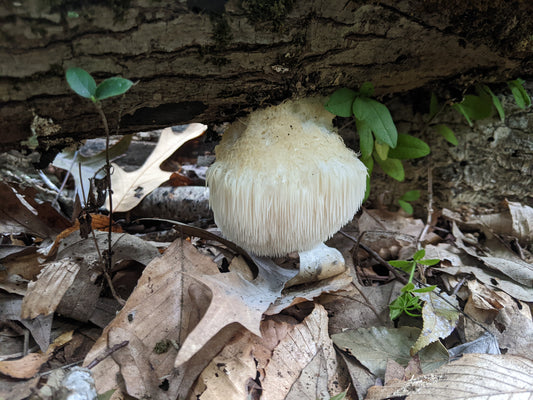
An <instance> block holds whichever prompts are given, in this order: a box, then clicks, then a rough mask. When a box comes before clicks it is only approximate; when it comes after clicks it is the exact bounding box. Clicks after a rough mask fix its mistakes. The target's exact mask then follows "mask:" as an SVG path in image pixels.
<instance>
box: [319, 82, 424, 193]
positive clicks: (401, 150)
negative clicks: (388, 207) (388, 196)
mask: <svg viewBox="0 0 533 400" xmlns="http://www.w3.org/2000/svg"><path fill="white" fill-rule="evenodd" d="M373 94H374V86H373V85H372V83H370V82H365V83H363V85H361V88H360V89H359V91H355V90H352V89H348V88H342V89H339V90H337V91H335V92H334V93H333V94H332V95H331V97H330V98H329V100H328V102H327V103H326V104H325V108H326V110H328V111H329V112H331V113H332V114H335V115H337V116H339V117H352V116H353V117H354V118H355V124H356V128H357V133H358V135H359V148H360V151H361V161H362V162H363V163H364V164H365V165H366V167H367V168H368V172H369V178H368V180H367V191H366V195H365V199H366V198H367V197H368V195H369V193H370V180H369V179H370V175H371V173H372V171H373V169H374V162H375V163H377V164H378V165H379V166H380V167H381V169H382V170H383V171H384V172H385V173H386V174H387V175H389V176H390V177H392V178H394V179H396V180H398V181H400V182H401V181H403V180H404V179H405V171H404V168H403V164H402V161H403V160H409V159H414V158H419V157H424V156H426V155H428V154H429V153H430V149H429V146H428V145H427V144H426V143H425V142H424V141H422V140H420V139H418V138H416V137H414V136H411V135H407V134H403V133H398V131H397V129H396V125H395V124H394V122H393V120H392V116H391V114H390V111H389V109H388V108H387V106H385V105H384V104H382V103H380V102H378V101H377V100H374V99H372V98H371V97H372V95H373Z"/></svg>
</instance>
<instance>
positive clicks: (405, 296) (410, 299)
mask: <svg viewBox="0 0 533 400" xmlns="http://www.w3.org/2000/svg"><path fill="white" fill-rule="evenodd" d="M425 255H426V251H425V250H424V249H422V250H418V251H417V252H416V253H415V254H414V255H413V260H412V261H404V260H394V261H389V264H390V265H392V266H393V267H395V268H398V269H401V270H402V271H404V272H406V273H408V274H409V281H408V282H407V284H406V285H405V286H404V287H403V288H402V294H400V296H398V298H396V300H394V301H393V302H392V303H390V304H389V316H390V319H391V320H395V319H396V318H398V317H400V315H402V314H403V313H405V314H407V315H410V316H411V317H419V316H420V314H419V312H420V311H421V310H422V304H421V302H420V299H419V298H418V297H417V295H416V293H425V292H431V291H432V290H434V289H435V288H436V287H437V286H435V285H433V286H428V287H423V288H418V289H417V288H416V287H415V284H414V283H413V278H414V275H415V270H416V265H417V264H422V265H428V266H431V265H435V264H437V263H439V262H440V260H439V259H429V260H424V259H423V258H424V256H425Z"/></svg>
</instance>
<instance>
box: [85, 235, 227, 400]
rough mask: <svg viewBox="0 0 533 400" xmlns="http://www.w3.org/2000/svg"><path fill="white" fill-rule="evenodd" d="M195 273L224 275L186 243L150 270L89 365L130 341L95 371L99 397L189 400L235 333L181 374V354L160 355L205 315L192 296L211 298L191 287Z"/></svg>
mask: <svg viewBox="0 0 533 400" xmlns="http://www.w3.org/2000/svg"><path fill="white" fill-rule="evenodd" d="M193 272H196V273H204V274H207V273H218V268H217V266H216V264H214V263H213V261H212V260H211V259H210V258H209V257H207V256H204V255H201V254H200V253H198V251H197V250H196V249H195V248H194V247H193V246H192V245H191V244H190V243H189V242H187V241H183V242H182V241H181V240H177V241H175V242H174V243H173V244H172V245H171V246H170V247H169V248H168V249H167V251H166V252H165V253H164V254H163V256H162V257H161V258H156V259H154V260H153V261H152V262H151V263H150V264H149V265H148V266H147V267H146V268H145V270H144V272H143V274H142V276H141V278H140V279H139V282H138V284H137V287H136V288H135V290H134V291H133V293H132V294H131V296H130V297H129V298H128V301H127V302H126V304H125V306H124V308H123V309H122V310H121V311H120V312H119V313H118V315H117V316H116V317H115V319H114V320H113V321H112V322H111V323H110V324H109V326H108V327H107V328H106V329H105V330H104V332H103V333H102V336H101V337H100V338H99V339H98V341H97V342H96V344H95V345H94V346H93V348H92V349H91V351H90V352H89V354H88V355H87V357H86V359H85V365H87V364H89V363H90V362H91V361H93V360H94V359H96V358H97V357H99V356H101V355H102V354H103V353H104V352H105V351H106V349H109V348H111V347H112V346H113V345H114V344H116V343H117V342H121V341H124V340H128V341H129V344H128V345H127V346H125V347H123V348H121V349H120V350H118V351H117V352H116V353H114V354H113V355H112V356H111V357H107V358H104V359H103V361H101V362H100V363H99V364H97V365H96V366H95V367H94V368H93V369H92V371H93V373H94V377H95V382H96V387H97V390H98V392H99V393H103V392H106V391H108V390H110V389H114V388H119V387H123V388H124V387H125V389H124V390H125V391H126V392H127V393H128V394H129V395H132V396H136V397H152V398H157V399H172V400H174V399H176V398H177V397H181V398H184V397H186V396H187V393H188V392H189V389H190V388H191V386H192V384H193V383H194V380H195V379H196V377H197V376H198V375H199V374H200V372H201V371H202V370H203V369H204V367H205V366H206V365H207V364H208V363H209V361H210V360H211V359H212V358H213V357H214V356H215V355H216V353H218V351H220V349H221V348H222V347H223V345H224V344H225V343H226V341H227V340H229V338H230V337H231V335H232V334H234V333H235V331H232V330H231V329H228V330H225V331H224V332H222V333H221V335H220V336H221V337H220V338H219V339H220V342H210V343H209V345H210V346H209V348H207V349H205V351H203V352H200V353H199V354H197V355H196V356H195V357H193V359H192V360H191V361H190V362H189V363H186V364H184V365H183V366H182V367H180V368H178V369H174V359H175V357H176V353H177V350H176V349H175V348H174V347H173V346H172V345H170V346H169V347H168V348H167V350H166V352H162V353H160V352H157V353H156V352H154V348H155V347H156V345H157V344H158V343H170V342H167V341H170V340H172V341H175V342H177V344H178V345H180V344H181V342H183V340H184V339H185V337H186V335H187V334H188V333H189V332H190V330H191V329H192V327H193V326H194V325H196V324H197V322H198V320H199V318H200V317H201V313H202V312H203V310H201V309H200V310H199V309H198V308H197V306H196V304H195V303H194V302H193V300H192V299H191V296H190V292H193V293H192V296H193V297H198V298H199V299H201V298H203V297H205V296H207V297H209V295H208V293H207V294H206V293H205V291H203V287H202V286H198V284H197V285H196V286H191V283H192V282H195V281H194V280H193V279H192V278H190V274H191V273H193ZM137 359H138V360H139V364H137V362H136V360H137ZM122 382H123V383H122ZM165 385H167V388H165ZM160 386H161V387H160ZM162 388H165V389H167V390H163V389H162Z"/></svg>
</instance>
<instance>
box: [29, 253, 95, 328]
mask: <svg viewBox="0 0 533 400" xmlns="http://www.w3.org/2000/svg"><path fill="white" fill-rule="evenodd" d="M80 267H81V265H80V262H77V261H76V260H73V259H71V258H65V259H62V260H59V261H54V262H50V263H47V264H45V266H44V268H43V269H42V271H41V273H40V274H39V275H38V276H37V280H36V281H34V282H30V283H29V284H28V290H27V293H26V296H24V301H23V302H22V313H21V318H35V317H37V316H38V315H40V314H41V315H48V314H51V313H53V312H54V311H55V310H56V308H57V306H58V305H59V303H60V302H61V299H62V298H63V295H64V294H65V293H66V292H67V290H68V289H69V288H70V286H71V285H72V283H73V282H74V279H75V278H76V275H77V274H78V272H79V270H80ZM84 267H86V265H84Z"/></svg>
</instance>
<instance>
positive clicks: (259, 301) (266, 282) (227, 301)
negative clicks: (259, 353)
mask: <svg viewBox="0 0 533 400" xmlns="http://www.w3.org/2000/svg"><path fill="white" fill-rule="evenodd" d="M254 260H255V263H256V265H257V267H258V268H259V273H258V275H257V277H256V278H255V279H254V280H252V281H248V280H247V279H245V278H244V276H243V275H242V274H239V273H237V272H232V271H230V272H227V273H223V274H216V275H198V274H196V275H194V278H195V279H197V280H198V281H199V282H201V283H203V284H204V285H205V286H207V287H208V288H209V290H210V292H211V302H210V304H209V308H208V309H207V311H206V312H205V314H204V316H203V317H202V319H201V321H200V322H199V323H198V325H197V326H196V327H195V328H194V330H193V331H192V332H191V333H190V334H189V336H187V339H185V342H184V343H183V345H182V348H181V349H180V351H179V353H178V356H177V357H176V362H175V366H176V367H178V366H180V365H181V364H183V363H185V362H187V361H188V360H189V359H190V358H191V357H192V356H193V355H194V354H195V353H196V352H198V351H199V350H200V349H202V348H203V347H204V346H205V345H206V343H207V342H208V341H209V340H211V339H212V338H213V337H215V335H217V333H218V332H219V331H220V330H221V329H222V328H224V327H226V326H228V325H231V324H234V323H238V324H240V325H242V326H244V327H245V328H246V329H248V330H249V331H250V332H252V333H254V334H256V335H258V336H260V335H261V333H260V322H261V319H262V317H263V313H264V312H265V311H266V310H267V309H268V307H269V306H270V305H271V304H272V303H273V302H274V301H275V300H276V299H277V298H278V297H279V296H280V294H281V290H282V289H283V287H284V286H285V283H286V282H287V281H289V280H290V279H291V278H293V277H294V275H295V274H296V272H297V271H292V270H291V271H289V270H285V269H282V268H279V267H278V266H277V265H276V264H274V263H273V261H272V260H270V259H268V258H259V257H255V258H254Z"/></svg>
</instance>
